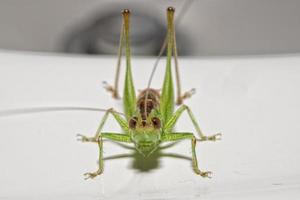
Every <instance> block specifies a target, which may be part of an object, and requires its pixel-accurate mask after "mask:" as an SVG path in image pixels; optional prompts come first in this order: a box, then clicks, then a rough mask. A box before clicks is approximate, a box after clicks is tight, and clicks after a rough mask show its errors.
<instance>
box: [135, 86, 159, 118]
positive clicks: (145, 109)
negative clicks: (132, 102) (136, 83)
mask: <svg viewBox="0 0 300 200" xmlns="http://www.w3.org/2000/svg"><path fill="white" fill-rule="evenodd" d="M159 99H160V95H159V92H158V90H155V89H151V88H148V89H145V90H142V91H141V93H140V94H139V96H138V100H137V109H138V110H139V112H140V115H141V117H142V119H143V120H146V118H147V117H148V116H149V114H150V113H151V111H152V110H153V109H156V108H158V107H159Z"/></svg>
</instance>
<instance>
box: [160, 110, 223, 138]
mask: <svg viewBox="0 0 300 200" xmlns="http://www.w3.org/2000/svg"><path fill="white" fill-rule="evenodd" d="M185 110H186V111H187V112H188V115H189V117H190V119H191V120H192V123H193V125H194V127H195V129H196V131H197V133H198V135H199V137H200V140H201V141H207V140H208V141H216V140H220V139H221V133H217V134H215V135H211V136H205V135H204V134H203V133H202V131H201V129H200V126H199V124H198V123H197V121H196V118H195V116H194V115H193V113H192V111H191V110H190V108H189V107H188V106H187V105H182V106H180V107H179V108H178V109H177V110H176V112H175V113H174V114H173V115H172V117H171V118H170V119H169V120H168V121H167V123H166V125H165V127H164V128H165V130H166V131H170V130H172V128H173V127H174V125H175V124H176V122H177V120H178V118H179V117H180V116H181V114H182V113H183V111H185Z"/></svg>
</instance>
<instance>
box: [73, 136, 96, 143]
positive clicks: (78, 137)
mask: <svg viewBox="0 0 300 200" xmlns="http://www.w3.org/2000/svg"><path fill="white" fill-rule="evenodd" d="M77 140H78V141H81V142H98V140H97V139H96V138H94V137H86V136H84V135H81V134H77Z"/></svg>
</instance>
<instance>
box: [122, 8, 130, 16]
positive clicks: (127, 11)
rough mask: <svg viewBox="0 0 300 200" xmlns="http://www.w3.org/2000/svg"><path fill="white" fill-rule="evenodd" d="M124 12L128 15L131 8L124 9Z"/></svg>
mask: <svg viewBox="0 0 300 200" xmlns="http://www.w3.org/2000/svg"><path fill="white" fill-rule="evenodd" d="M122 14H123V15H128V14H130V10H129V9H124V10H123V11H122Z"/></svg>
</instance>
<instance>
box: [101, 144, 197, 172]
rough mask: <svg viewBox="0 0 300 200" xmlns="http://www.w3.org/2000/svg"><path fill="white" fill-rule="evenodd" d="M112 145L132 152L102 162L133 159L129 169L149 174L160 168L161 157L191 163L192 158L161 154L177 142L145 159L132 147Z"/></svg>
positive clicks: (161, 148)
mask: <svg viewBox="0 0 300 200" xmlns="http://www.w3.org/2000/svg"><path fill="white" fill-rule="evenodd" d="M114 143H115V144H117V145H119V146H121V147H123V148H126V149H129V150H131V151H132V152H131V153H128V154H118V155H113V156H108V157H105V158H104V159H103V160H114V159H122V158H133V160H132V162H131V164H130V166H129V168H132V169H135V170H137V171H139V172H149V171H151V170H154V169H158V168H160V167H161V162H160V159H161V158H163V157H171V158H175V159H183V160H187V161H192V158H190V157H188V156H184V155H180V154H175V153H163V150H164V149H167V148H170V147H173V146H174V145H176V144H177V143H178V142H173V143H170V144H168V145H165V146H162V147H158V149H156V151H154V152H153V153H151V154H150V155H149V156H147V157H145V156H143V155H142V154H141V153H139V152H138V151H137V150H136V149H135V148H134V147H131V146H128V145H125V144H121V143H117V142H114Z"/></svg>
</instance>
